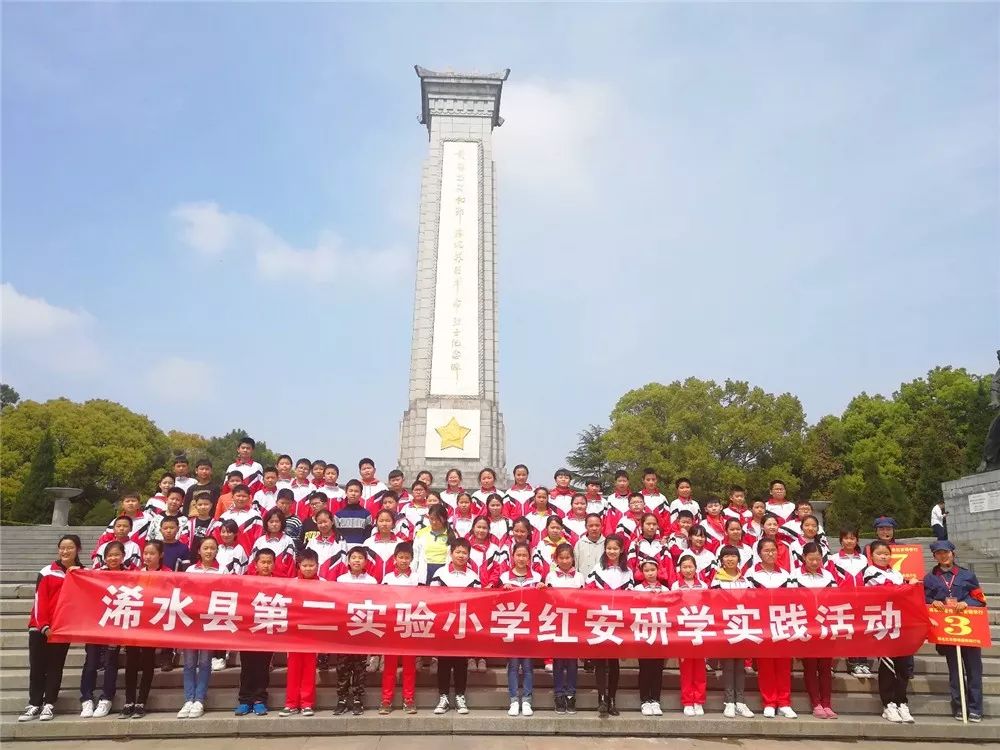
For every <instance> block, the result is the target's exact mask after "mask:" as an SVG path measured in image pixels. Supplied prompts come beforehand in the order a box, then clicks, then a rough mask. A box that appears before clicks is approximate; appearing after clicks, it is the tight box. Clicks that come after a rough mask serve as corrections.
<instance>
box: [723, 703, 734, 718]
mask: <svg viewBox="0 0 1000 750" xmlns="http://www.w3.org/2000/svg"><path fill="white" fill-rule="evenodd" d="M722 715H723V716H725V717H726V718H727V719H735V718H736V704H735V703H725V704H723V706H722Z"/></svg>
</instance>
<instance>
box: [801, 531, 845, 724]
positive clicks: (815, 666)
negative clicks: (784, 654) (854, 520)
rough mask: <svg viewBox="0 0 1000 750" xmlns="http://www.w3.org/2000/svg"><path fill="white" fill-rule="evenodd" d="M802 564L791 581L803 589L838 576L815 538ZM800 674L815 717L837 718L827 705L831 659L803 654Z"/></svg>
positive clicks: (806, 547) (832, 582) (804, 552)
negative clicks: (824, 562)
mask: <svg viewBox="0 0 1000 750" xmlns="http://www.w3.org/2000/svg"><path fill="white" fill-rule="evenodd" d="M801 557H802V565H801V566H800V567H799V568H797V569H796V571H795V573H794V574H793V575H792V585H793V586H798V587H800V588H806V589H825V588H832V587H834V586H836V585H837V580H836V578H834V576H833V573H831V572H830V571H829V570H827V568H826V567H825V566H824V564H823V550H822V549H821V548H820V546H819V544H818V543H817V542H806V544H804V545H803V547H802V556H801ZM802 676H803V678H804V679H805V683H806V692H808V693H809V702H810V703H811V704H812V707H813V716H815V717H816V718H817V719H836V718H837V714H835V713H834V711H833V708H832V707H831V706H830V702H831V699H832V695H831V693H832V690H833V687H832V686H833V659H831V658H829V657H824V658H808V657H807V658H803V659H802Z"/></svg>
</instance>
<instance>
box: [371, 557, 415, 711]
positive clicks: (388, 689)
mask: <svg viewBox="0 0 1000 750" xmlns="http://www.w3.org/2000/svg"><path fill="white" fill-rule="evenodd" d="M392 560H393V568H392V570H390V571H389V572H387V573H386V574H385V575H384V576H383V577H382V584H383V585H384V586H416V585H417V574H416V573H414V572H413V568H412V564H413V545H412V544H410V543H409V542H400V543H399V544H397V545H396V552H395V554H394V555H393V557H392ZM400 662H402V666H403V710H404V711H406V713H408V714H415V713H416V712H417V705H416V697H415V696H416V690H417V657H415V656H397V655H396V654H385V655H384V656H383V666H382V705H381V706H380V707H379V710H378V712H379V713H380V714H383V715H385V714H388V713H389V712H390V711H392V702H393V700H394V699H395V697H396V667H397V666H399V664H400Z"/></svg>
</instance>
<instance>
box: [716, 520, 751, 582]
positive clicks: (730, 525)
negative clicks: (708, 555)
mask: <svg viewBox="0 0 1000 750" xmlns="http://www.w3.org/2000/svg"><path fill="white" fill-rule="evenodd" d="M726 547H732V548H733V549H735V550H736V551H737V552H738V553H739V556H740V560H739V565H738V566H737V567H738V568H739V571H740V574H741V575H742V574H743V573H746V572H747V571H748V570H749V569H750V566H751V565H753V547H751V546H750V545H749V544H747V543H746V542H745V537H744V534H743V524H741V523H740V521H739V519H737V518H727V519H726V539H725V542H723V544H722V546H721V547H719V550H718V552H717V553H716V555H715V560H716V567H717V568H721V567H722V550H723V549H725V548H726Z"/></svg>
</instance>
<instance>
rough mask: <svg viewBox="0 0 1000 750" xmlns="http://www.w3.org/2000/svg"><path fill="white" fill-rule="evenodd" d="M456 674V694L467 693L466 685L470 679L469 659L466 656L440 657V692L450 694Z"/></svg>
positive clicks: (438, 673)
mask: <svg viewBox="0 0 1000 750" xmlns="http://www.w3.org/2000/svg"><path fill="white" fill-rule="evenodd" d="M453 676H454V680H455V695H465V686H466V684H467V683H468V681H469V660H468V659H466V658H465V657H464V656H462V657H458V656H439V657H438V672H437V682H438V693H439V694H440V695H448V693H449V691H450V689H451V681H452V678H453Z"/></svg>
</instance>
